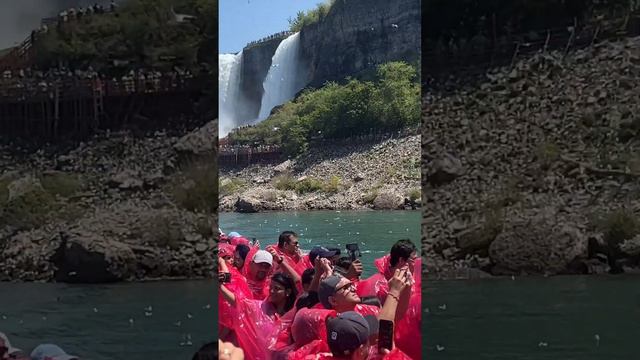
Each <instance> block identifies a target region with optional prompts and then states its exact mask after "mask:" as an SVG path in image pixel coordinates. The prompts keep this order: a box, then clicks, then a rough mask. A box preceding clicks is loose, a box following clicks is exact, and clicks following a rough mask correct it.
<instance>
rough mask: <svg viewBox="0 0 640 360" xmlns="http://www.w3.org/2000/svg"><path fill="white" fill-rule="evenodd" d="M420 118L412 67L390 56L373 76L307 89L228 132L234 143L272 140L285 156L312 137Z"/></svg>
mask: <svg viewBox="0 0 640 360" xmlns="http://www.w3.org/2000/svg"><path fill="white" fill-rule="evenodd" d="M419 124H420V85H419V78H418V75H417V71H416V69H415V68H414V67H413V66H411V65H409V64H407V63H404V62H389V63H386V64H383V65H380V66H379V67H378V69H377V79H376V80H375V81H361V80H357V79H346V82H345V83H344V84H339V83H336V82H327V83H326V84H325V85H324V86H323V87H321V88H319V89H307V90H305V91H303V93H302V94H301V95H300V96H299V97H298V98H297V99H295V100H294V101H290V102H287V103H285V104H284V105H283V106H281V107H280V108H279V109H278V110H276V111H275V112H274V114H273V115H271V116H270V117H269V118H268V119H266V120H265V121H263V122H261V123H259V124H258V125H256V126H253V127H248V128H243V129H237V130H235V131H233V132H232V133H231V134H229V140H230V142H231V143H233V144H255V143H260V144H274V145H278V146H280V147H281V148H282V150H283V152H284V153H285V154H287V155H289V156H297V155H300V154H302V153H304V152H305V151H306V150H307V149H308V147H309V144H310V142H311V141H312V140H313V139H314V138H322V139H343V138H349V137H352V136H358V135H363V134H369V133H371V132H373V131H375V132H385V131H396V130H399V129H402V128H405V127H412V126H419Z"/></svg>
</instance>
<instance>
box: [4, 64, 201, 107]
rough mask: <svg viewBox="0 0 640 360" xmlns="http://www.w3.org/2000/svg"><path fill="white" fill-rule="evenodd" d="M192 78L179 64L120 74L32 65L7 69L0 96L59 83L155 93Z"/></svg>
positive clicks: (178, 86) (21, 95) (46, 88)
mask: <svg viewBox="0 0 640 360" xmlns="http://www.w3.org/2000/svg"><path fill="white" fill-rule="evenodd" d="M192 79H194V75H193V74H192V73H191V71H189V70H188V69H187V70H183V69H181V68H177V67H176V68H174V69H173V70H172V71H168V72H160V71H158V70H154V69H138V70H130V71H129V72H127V73H125V74H124V75H122V76H118V77H116V76H108V75H105V74H101V73H99V72H97V71H95V70H94V69H93V68H92V67H88V68H87V70H74V71H71V70H70V69H67V68H64V67H62V68H54V69H50V70H48V71H46V72H45V71H41V70H33V69H31V68H27V69H20V70H17V71H11V70H5V71H4V72H3V73H2V77H1V78H0V98H1V97H17V98H19V99H26V97H28V96H34V95H37V94H42V93H44V94H47V93H51V92H52V91H53V90H54V89H55V87H56V86H57V87H58V88H59V89H72V88H73V89H80V88H82V87H86V88H89V89H90V88H91V87H97V86H100V87H101V89H102V90H103V91H105V92H107V93H118V94H122V93H125V94H130V93H153V92H162V91H171V90H175V89H181V88H183V87H184V86H185V85H186V84H187V83H188V82H189V81H191V80H192ZM51 96H53V95H51Z"/></svg>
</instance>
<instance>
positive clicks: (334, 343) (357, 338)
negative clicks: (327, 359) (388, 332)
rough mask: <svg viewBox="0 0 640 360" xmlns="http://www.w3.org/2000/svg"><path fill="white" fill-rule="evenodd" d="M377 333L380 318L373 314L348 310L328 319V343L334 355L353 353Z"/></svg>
mask: <svg viewBox="0 0 640 360" xmlns="http://www.w3.org/2000/svg"><path fill="white" fill-rule="evenodd" d="M377 333H378V320H377V319H376V317H375V316H373V315H367V316H366V317H363V316H362V315H360V314H358V313H357V312H355V311H346V312H343V313H342V314H338V315H337V316H336V317H334V318H328V319H327V343H328V344H329V349H331V352H332V353H333V355H337V356H343V355H351V354H352V353H353V352H354V351H355V350H356V349H357V348H359V347H360V346H361V345H364V344H366V343H367V341H368V340H369V337H370V336H372V335H375V334H377Z"/></svg>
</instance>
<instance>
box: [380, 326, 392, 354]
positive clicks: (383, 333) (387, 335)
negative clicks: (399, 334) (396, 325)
mask: <svg viewBox="0 0 640 360" xmlns="http://www.w3.org/2000/svg"><path fill="white" fill-rule="evenodd" d="M381 349H387V350H389V351H391V350H393V321H389V320H380V322H379V330H378V350H381Z"/></svg>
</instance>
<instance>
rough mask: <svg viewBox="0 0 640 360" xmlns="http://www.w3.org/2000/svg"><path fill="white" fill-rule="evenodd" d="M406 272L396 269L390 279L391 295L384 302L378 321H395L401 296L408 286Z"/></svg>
mask: <svg viewBox="0 0 640 360" xmlns="http://www.w3.org/2000/svg"><path fill="white" fill-rule="evenodd" d="M406 271H407V270H400V269H396V271H395V273H394V274H393V277H391V279H389V293H388V294H387V298H386V300H385V301H384V305H382V310H380V314H378V320H389V321H394V320H395V318H396V310H397V309H398V304H399V303H400V295H401V294H402V290H403V289H404V288H405V286H406V283H405V281H406Z"/></svg>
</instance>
